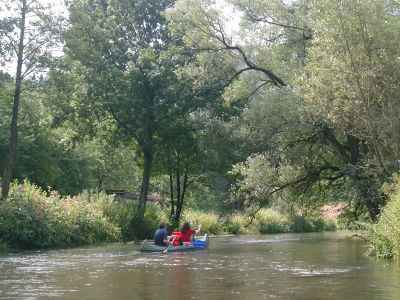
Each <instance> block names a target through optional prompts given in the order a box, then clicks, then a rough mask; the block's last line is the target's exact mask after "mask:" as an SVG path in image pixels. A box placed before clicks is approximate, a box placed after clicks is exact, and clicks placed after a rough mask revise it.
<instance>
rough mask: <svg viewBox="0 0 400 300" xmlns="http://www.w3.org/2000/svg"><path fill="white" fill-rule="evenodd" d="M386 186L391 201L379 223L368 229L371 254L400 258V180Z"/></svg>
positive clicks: (396, 178)
mask: <svg viewBox="0 0 400 300" xmlns="http://www.w3.org/2000/svg"><path fill="white" fill-rule="evenodd" d="M393 181H394V182H393V183H392V185H389V186H388V185H387V186H384V189H386V191H388V193H389V194H388V196H389V201H388V203H387V205H386V207H385V208H384V209H383V211H382V212H381V215H380V218H379V221H378V223H376V224H372V225H370V226H369V227H368V238H367V239H368V241H369V253H370V254H371V255H376V256H378V257H386V258H398V257H400V180H399V177H398V176H395V177H394V178H393Z"/></svg>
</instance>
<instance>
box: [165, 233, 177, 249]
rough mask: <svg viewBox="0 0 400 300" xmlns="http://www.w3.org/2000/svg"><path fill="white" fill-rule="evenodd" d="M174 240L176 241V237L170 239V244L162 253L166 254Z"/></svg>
mask: <svg viewBox="0 0 400 300" xmlns="http://www.w3.org/2000/svg"><path fill="white" fill-rule="evenodd" d="M175 239H176V235H175V236H174V238H173V239H172V242H171V243H170V244H169V245H168V247H167V249H165V250H164V251H163V252H168V249H169V247H171V245H172V244H173V243H174V242H175Z"/></svg>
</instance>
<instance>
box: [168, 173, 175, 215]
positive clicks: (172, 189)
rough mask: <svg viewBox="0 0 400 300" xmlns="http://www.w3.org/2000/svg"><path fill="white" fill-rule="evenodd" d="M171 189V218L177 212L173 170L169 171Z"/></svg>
mask: <svg viewBox="0 0 400 300" xmlns="http://www.w3.org/2000/svg"><path fill="white" fill-rule="evenodd" d="M169 189H170V196H171V213H170V216H171V219H172V217H173V216H174V214H175V200H174V175H173V174H172V171H170V173H169Z"/></svg>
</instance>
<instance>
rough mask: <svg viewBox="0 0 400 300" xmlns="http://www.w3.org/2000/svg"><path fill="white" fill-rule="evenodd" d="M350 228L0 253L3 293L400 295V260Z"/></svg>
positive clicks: (231, 296) (20, 296)
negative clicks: (166, 249) (153, 247)
mask: <svg viewBox="0 0 400 300" xmlns="http://www.w3.org/2000/svg"><path fill="white" fill-rule="evenodd" d="M346 235H350V234H349V233H340V232H338V233H313V234H283V235H270V236H251V237H248V236H241V237H229V238H226V237H225V238H212V239H210V247H209V249H208V250H204V251H203V250H202V251H196V252H186V253H173V252H170V253H157V254H143V253H140V252H138V247H137V246H134V245H119V244H118V245H106V246H99V247H88V248H77V249H67V250H52V251H40V252H23V253H18V254H8V255H3V256H0V299H57V298H58V299H210V300H213V299H246V300H252V299H346V300H351V299H379V300H382V299H400V264H399V262H398V261H394V262H393V261H387V260H377V259H375V258H372V257H368V256H366V255H365V251H366V248H365V247H366V245H365V243H364V242H363V241H362V240H359V239H355V238H352V239H347V238H346Z"/></svg>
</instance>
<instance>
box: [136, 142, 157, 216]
mask: <svg viewBox="0 0 400 300" xmlns="http://www.w3.org/2000/svg"><path fill="white" fill-rule="evenodd" d="M152 164H153V152H152V150H150V149H147V150H146V151H144V168H143V179H142V188H141V191H140V198H139V205H138V207H137V212H136V216H137V218H138V219H139V220H143V217H144V211H145V209H146V203H147V196H148V194H149V186H150V175H151V167H152Z"/></svg>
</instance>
